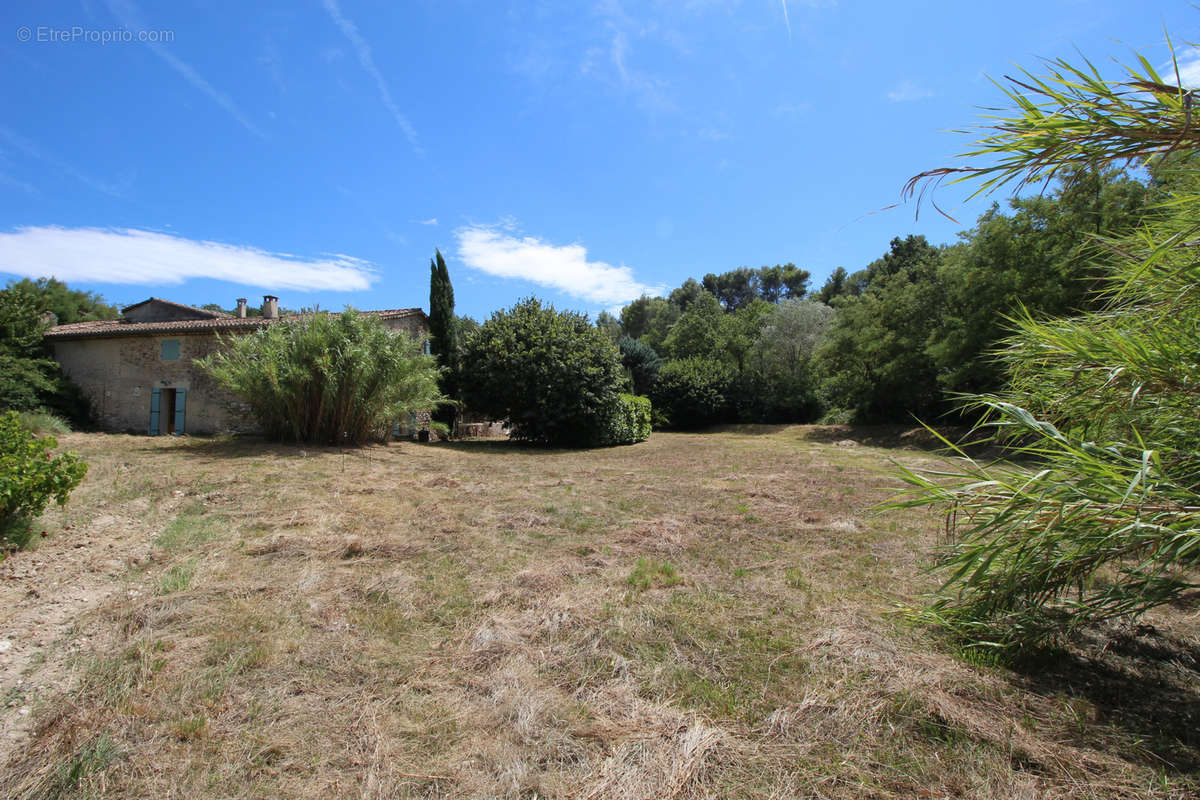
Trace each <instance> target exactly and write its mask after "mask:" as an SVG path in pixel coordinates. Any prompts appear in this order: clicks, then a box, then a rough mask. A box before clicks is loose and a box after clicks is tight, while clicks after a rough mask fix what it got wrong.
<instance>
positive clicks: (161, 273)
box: [0, 226, 376, 291]
mask: <svg viewBox="0 0 1200 800" xmlns="http://www.w3.org/2000/svg"><path fill="white" fill-rule="evenodd" d="M0 272H7V273H12V274H15V275H22V276H26V277H30V278H38V277H44V276H53V277H55V278H58V279H59V280H63V281H67V282H71V281H86V282H93V281H94V282H99V283H126V284H142V285H175V284H179V283H183V282H184V281H186V280H188V279H189V278H214V279H216V280H223V281H229V282H231V283H239V284H243V285H245V286H260V287H263V288H266V289H297V290H301V291H307V290H317V289H321V290H326V291H339V290H346V291H351V290H362V289H366V288H369V287H370V285H371V284H372V283H373V282H374V281H375V278H376V273H375V268H374V266H373V265H372V264H371V263H370V262H367V261H363V260H362V259H359V258H354V257H353V256H347V255H340V254H337V255H325V256H323V257H321V258H314V259H307V258H299V257H296V256H292V255H286V254H282V253H271V252H268V251H266V250H259V249H258V248H256V247H246V246H242V245H231V244H223V243H221V242H203V241H196V240H194V239H184V238H182V237H179V236H171V235H169V234H165V233H156V232H154V231H140V230H134V229H130V228H60V227H57V226H46V227H23V228H17V229H16V230H15V231H13V232H11V233H0Z"/></svg>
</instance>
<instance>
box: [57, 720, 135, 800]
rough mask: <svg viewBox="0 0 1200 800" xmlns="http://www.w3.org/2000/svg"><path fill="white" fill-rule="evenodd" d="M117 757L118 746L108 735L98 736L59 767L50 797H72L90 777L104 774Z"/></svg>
mask: <svg viewBox="0 0 1200 800" xmlns="http://www.w3.org/2000/svg"><path fill="white" fill-rule="evenodd" d="M116 757H117V746H116V745H115V744H113V741H112V739H110V738H109V737H108V736H107V735H101V736H97V737H96V738H95V739H93V740H91V741H89V742H87V743H86V744H84V745H82V746H81V747H80V748H79V749H78V750H76V751H75V752H74V753H73V754H72V755H71V758H70V759H69V760H67V761H65V762H63V763H62V764H59V765H58V768H57V769H56V770H55V775H54V783H53V785H52V786H50V787H44V788H48V789H50V792H49V793H48V796H50V797H68V796H72V795H73V794H74V792H75V790H76V789H78V788H79V784H80V783H81V782H82V781H83V780H84V779H85V778H87V777H88V776H89V775H93V774H95V773H98V772H103V771H104V770H105V769H107V768H108V765H109V764H111V763H112V762H113V759H115V758H116Z"/></svg>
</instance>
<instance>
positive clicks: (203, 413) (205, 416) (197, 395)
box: [54, 317, 429, 434]
mask: <svg viewBox="0 0 1200 800" xmlns="http://www.w3.org/2000/svg"><path fill="white" fill-rule="evenodd" d="M383 324H384V326H385V327H387V328H389V329H390V330H395V331H404V332H406V333H408V334H410V335H414V336H417V337H419V338H420V339H422V340H424V339H425V338H426V337H428V335H429V331H428V329H427V328H426V326H425V324H424V322H423V320H421V319H420V318H419V317H401V318H398V319H390V320H383ZM168 339H171V340H176V341H178V342H179V358H178V359H173V360H165V359H163V357H162V343H163V341H164V340H168ZM216 347H217V340H216V337H215V336H214V335H212V334H211V333H198V334H169V335H164V336H125V337H120V338H112V339H104V338H95V339H73V340H66V341H57V342H54V354H55V357H56V358H57V359H58V361H59V363H60V364H62V367H63V371H64V372H66V374H67V376H68V377H70V379H71V380H73V381H74V382H75V383H77V384H78V385H79V387H80V388H81V389H83V391H84V392H85V393H86V394H87V396H88V398H89V399H90V400H91V401H92V410H93V412H94V413H95V415H96V421H97V423H98V424H99V426H100V428H101V429H103V430H106V431H114V432H125V433H141V434H145V433H147V432H148V431H149V427H150V393H151V390H152V389H155V388H161V389H187V390H188V391H187V401H186V404H187V405H186V411H185V415H186V416H185V422H184V432H185V433H195V434H213V433H225V432H235V433H255V432H257V431H258V425H257V423H256V422H255V420H254V418H253V417H252V416H251V415H250V413H249V410H248V409H247V408H246V406H245V404H244V403H242V402H241V401H240V400H239V399H238V398H237V397H236V396H234V395H232V394H230V393H229V392H227V391H225V390H224V389H222V388H221V387H220V386H218V385H217V384H216V382H214V381H213V380H212V379H211V378H209V377H208V376H207V375H206V374H205V373H204V372H203V371H202V370H200V369H199V368H197V367H196V366H195V365H194V364H193V363H192V362H193V361H194V360H195V359H198V358H203V357H204V356H207V355H208V354H209V353H212V352H213V351H214V350H215V349H216ZM424 422H425V425H428V421H427V420H425V421H424Z"/></svg>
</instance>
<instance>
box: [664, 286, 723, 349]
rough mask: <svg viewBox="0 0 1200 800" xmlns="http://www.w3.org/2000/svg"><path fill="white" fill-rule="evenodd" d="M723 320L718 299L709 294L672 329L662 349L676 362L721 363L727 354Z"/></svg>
mask: <svg viewBox="0 0 1200 800" xmlns="http://www.w3.org/2000/svg"><path fill="white" fill-rule="evenodd" d="M724 317H725V312H724V311H722V310H721V304H720V303H719V302H717V298H716V297H715V296H713V295H711V294H706V295H704V296H703V297H701V298H699V299H697V300H696V302H695V303H693V304H692V305H691V306H690V307H689V308H688V310H687V312H686V313H684V314H683V315H682V316H680V317H679V319H678V320H677V321H676V322H675V324H674V325H672V326H671V329H670V332H669V333H668V334H667V336H666V337H665V338H664V340H663V343H662V347H661V349H662V350H663V352H665V353H666V354H667V355H669V356H670V357H671V358H675V359H681V358H708V359H714V360H718V361H719V360H721V359H723V358H724V357H725V352H726V351H725V340H724V331H725V328H724ZM655 349H656V350H657V349H659V348H655Z"/></svg>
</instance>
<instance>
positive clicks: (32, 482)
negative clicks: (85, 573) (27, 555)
mask: <svg viewBox="0 0 1200 800" xmlns="http://www.w3.org/2000/svg"><path fill="white" fill-rule="evenodd" d="M57 446H58V443H57V442H56V441H54V439H52V438H50V437H48V436H47V437H45V438H41V439H39V438H37V437H36V436H34V434H32V433H31V432H30V431H28V430H26V429H25V427H24V426H23V425H22V424H21V420H20V417H19V416H18V414H17V412H15V411H8V412H6V413H4V414H3V415H0V539H2V540H6V541H8V542H9V543H10V544H14V545H16V546H18V547H24V546H25V545H26V544H28V542H29V539H30V536H31V530H30V526H31V524H32V521H33V520H34V519H36V518H37V517H38V515H40V514H41V513H42V512H43V511H45V509H46V506H47V505H49V504H50V501H51V500H54V501H55V502H57V503H58V504H59V505H66V503H67V496H68V495H69V494H70V492H71V490H72V489H74V488H75V487H76V486H78V485H79V483H80V481H82V480H83V476H84V475H85V474H86V473H87V464H85V463H84V462H83V461H82V460H81V459H80V458H79V456H77V455H75V454H74V453H63V454H62V455H58V456H54V457H51V455H50V453H51V451H52V450H54V448H55V447H57Z"/></svg>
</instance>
